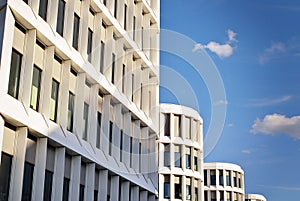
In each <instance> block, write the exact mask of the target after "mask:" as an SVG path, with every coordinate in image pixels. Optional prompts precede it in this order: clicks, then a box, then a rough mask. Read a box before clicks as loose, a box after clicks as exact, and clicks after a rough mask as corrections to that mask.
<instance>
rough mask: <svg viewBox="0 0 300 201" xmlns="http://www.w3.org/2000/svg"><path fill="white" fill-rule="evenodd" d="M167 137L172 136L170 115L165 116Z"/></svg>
mask: <svg viewBox="0 0 300 201" xmlns="http://www.w3.org/2000/svg"><path fill="white" fill-rule="evenodd" d="M165 136H170V114H165Z"/></svg>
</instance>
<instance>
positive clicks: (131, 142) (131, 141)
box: [130, 136, 133, 167]
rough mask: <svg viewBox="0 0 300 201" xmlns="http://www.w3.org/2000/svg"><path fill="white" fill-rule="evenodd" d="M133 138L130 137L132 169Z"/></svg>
mask: <svg viewBox="0 0 300 201" xmlns="http://www.w3.org/2000/svg"><path fill="white" fill-rule="evenodd" d="M132 146H133V137H132V136H130V167H132V151H133V147H132Z"/></svg>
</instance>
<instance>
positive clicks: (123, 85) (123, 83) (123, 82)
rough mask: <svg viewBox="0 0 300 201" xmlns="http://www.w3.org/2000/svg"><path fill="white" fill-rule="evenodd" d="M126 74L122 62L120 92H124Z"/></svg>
mask: <svg viewBox="0 0 300 201" xmlns="http://www.w3.org/2000/svg"><path fill="white" fill-rule="evenodd" d="M125 74H126V66H125V64H123V68H122V93H125V76H126V75H125Z"/></svg>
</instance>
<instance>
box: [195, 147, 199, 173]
mask: <svg viewBox="0 0 300 201" xmlns="http://www.w3.org/2000/svg"><path fill="white" fill-rule="evenodd" d="M198 153H199V152H198V150H196V149H195V150H194V171H198V170H199V167H198V166H199V165H198Z"/></svg>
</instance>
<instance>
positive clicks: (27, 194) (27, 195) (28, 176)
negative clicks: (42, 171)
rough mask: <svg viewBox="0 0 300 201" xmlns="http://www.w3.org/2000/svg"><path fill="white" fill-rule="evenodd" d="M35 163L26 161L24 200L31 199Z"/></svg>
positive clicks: (28, 200) (29, 200)
mask: <svg viewBox="0 0 300 201" xmlns="http://www.w3.org/2000/svg"><path fill="white" fill-rule="evenodd" d="M33 170H34V165H32V164H30V163H28V162H25V166H24V175H23V189H22V201H31V192H32V179H33Z"/></svg>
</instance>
